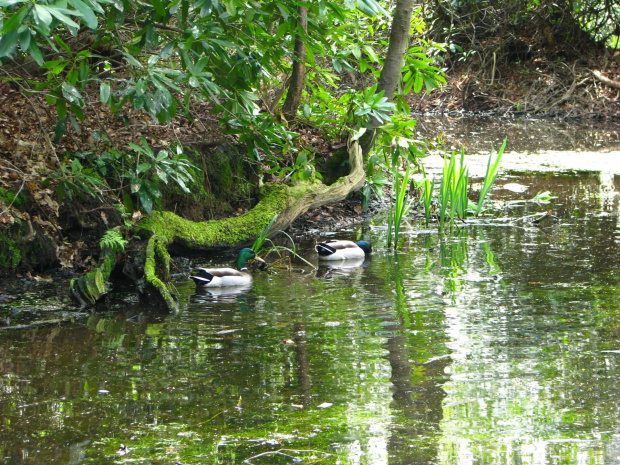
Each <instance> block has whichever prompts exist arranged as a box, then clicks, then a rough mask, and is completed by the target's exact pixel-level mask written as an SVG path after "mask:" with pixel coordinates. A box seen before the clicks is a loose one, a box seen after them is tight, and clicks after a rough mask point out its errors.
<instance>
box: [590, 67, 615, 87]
mask: <svg viewBox="0 0 620 465" xmlns="http://www.w3.org/2000/svg"><path fill="white" fill-rule="evenodd" d="M590 72H591V73H592V74H594V76H595V77H596V79H598V80H599V81H601V82H602V83H603V84H606V85H608V86H609V87H614V88H616V89H620V81H614V80H612V79H609V78H608V77H605V76H603V74H602V73H601V72H600V71H596V70H590Z"/></svg>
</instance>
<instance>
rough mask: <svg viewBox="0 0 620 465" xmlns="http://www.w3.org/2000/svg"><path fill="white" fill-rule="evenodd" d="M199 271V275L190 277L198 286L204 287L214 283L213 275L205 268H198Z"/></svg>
mask: <svg viewBox="0 0 620 465" xmlns="http://www.w3.org/2000/svg"><path fill="white" fill-rule="evenodd" d="M197 271H198V273H196V274H195V275H193V276H190V277H189V278H190V279H193V280H194V282H195V283H196V284H202V285H204V284H209V283H210V282H211V281H213V275H212V274H211V273H209V272H208V271H207V270H205V269H204V268H198V270H197Z"/></svg>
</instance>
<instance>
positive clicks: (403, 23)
mask: <svg viewBox="0 0 620 465" xmlns="http://www.w3.org/2000/svg"><path fill="white" fill-rule="evenodd" d="M413 8H414V0H398V2H397V3H396V9H395V10H394V19H393V20H392V30H391V31H390V45H389V46H388V52H387V57H386V59H385V64H384V65H383V69H382V70H381V75H380V76H379V82H378V84H377V93H379V92H381V91H384V94H383V95H384V97H385V98H387V99H388V100H392V99H393V98H394V93H395V92H396V89H397V88H398V83H399V82H400V79H401V72H402V68H403V63H404V58H405V53H407V49H408V48H409V37H410V35H411V17H412V16H413ZM381 124H382V123H381V122H380V121H379V120H377V119H374V120H373V121H372V123H371V125H372V127H371V129H370V130H368V131H366V134H364V137H363V138H362V142H361V145H362V149H363V152H364V154H368V153H369V152H370V150H371V149H372V147H373V145H374V142H375V133H376V128H377V127H378V126H380V125H381Z"/></svg>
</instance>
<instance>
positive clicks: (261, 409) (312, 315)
mask: <svg viewBox="0 0 620 465" xmlns="http://www.w3.org/2000/svg"><path fill="white" fill-rule="evenodd" d="M601 179H602V178H601V177H600V176H598V175H581V176H579V175H549V174H546V175H539V176H536V175H528V176H520V177H519V179H518V182H519V183H520V184H524V185H528V186H537V188H536V189H535V190H551V191H552V192H553V193H554V194H555V195H556V196H557V197H558V198H556V199H554V200H553V201H552V203H551V204H550V205H537V204H533V203H528V204H525V206H523V205H522V204H521V205H514V204H509V203H507V204H505V205H504V206H503V210H502V211H498V212H496V213H495V215H494V216H495V217H505V218H522V217H523V216H524V215H528V214H532V213H535V212H542V211H546V210H547V209H550V208H552V209H553V210H554V213H555V214H556V215H557V216H558V217H559V218H560V219H561V222H560V223H558V224H550V225H548V226H546V227H537V226H535V225H533V224H532V223H531V222H529V221H526V220H518V221H512V222H510V221H505V222H501V221H498V222H495V223H492V224H480V225H468V226H463V227H461V228H460V229H459V230H455V231H453V233H452V234H451V235H439V234H437V232H436V230H435V229H434V228H433V227H432V226H431V227H426V226H424V225H420V224H419V222H417V221H412V223H411V228H410V229H407V230H406V231H405V236H404V243H403V245H402V247H401V248H400V249H399V251H398V252H397V253H394V252H392V251H389V250H387V249H386V247H385V231H384V229H382V226H383V224H384V220H383V219H382V218H378V219H376V220H375V221H374V222H373V223H372V224H366V225H363V226H362V227H360V228H359V229H358V230H355V231H351V232H345V233H341V236H346V237H349V238H364V239H368V240H371V241H372V242H373V244H374V246H375V253H374V254H373V256H372V259H371V260H369V261H367V262H365V263H364V265H363V266H361V267H355V268H349V269H327V268H320V269H319V270H318V271H314V270H312V269H311V268H310V267H309V266H306V265H303V264H297V265H296V266H295V272H293V273H289V272H286V271H280V272H278V273H275V274H270V275H267V274H265V273H258V274H256V275H255V283H254V285H253V287H252V288H251V289H245V290H239V291H238V292H237V293H207V292H204V293H200V294H195V291H194V285H193V283H192V282H191V281H189V280H188V279H186V278H183V277H179V279H178V280H177V281H176V282H175V285H176V286H177V288H178V291H179V295H180V299H181V311H180V312H179V313H178V314H176V315H161V314H158V313H156V312H154V311H150V310H149V309H148V308H146V309H144V308H138V307H133V306H132V304H130V303H128V304H127V309H126V312H121V313H114V314H108V315H106V314H97V315H92V316H90V317H89V318H87V319H84V320H78V321H77V322H76V323H75V324H69V325H62V326H55V327H42V328H38V329H31V330H25V331H12V332H6V331H5V332H2V333H0V357H1V358H0V363H1V365H0V420H1V423H0V457H2V460H4V462H5V463H33V464H34V463H49V464H81V463H139V464H149V463H154V464H174V463H176V462H180V463H183V464H196V463H200V464H241V463H244V460H245V461H246V462H245V463H251V464H289V463H304V464H310V463H317V462H320V463H329V464H390V465H401V464H417V463H420V464H422V463H441V464H616V463H620V271H618V264H619V262H620V246H619V244H618V238H620V226H619V225H618V215H617V210H618V197H617V194H616V192H615V187H614V186H615V184H614V182H613V179H612V181H611V182H608V181H606V182H603V183H602V182H601ZM507 182H515V180H514V178H510V177H507V178H506V179H504V180H503V181H502V183H507ZM610 186H611V187H610ZM503 194H505V197H506V198H513V199H515V198H518V196H519V195H518V194H514V193H511V192H509V191H507V190H501V189H499V188H498V190H497V191H496V198H497V197H498V196H499V195H503ZM312 245H313V241H312V240H308V241H305V242H302V243H301V253H302V255H303V256H305V257H306V258H308V259H309V260H310V261H313V262H314V263H316V259H315V258H314V254H313V252H312V250H311V247H312ZM213 261H215V262H218V263H221V264H229V263H231V262H232V261H233V260H232V257H216V259H214V260H213ZM209 262H210V261H209V260H207V259H205V260H204V261H202V262H200V264H207V263H209ZM197 264H198V263H197ZM132 310H133V311H135V312H138V311H140V312H142V315H141V316H139V317H135V318H131V319H128V318H127V314H128V313H129V312H131V311H132ZM121 444H124V445H125V446H126V447H127V448H128V449H129V450H128V452H127V453H126V454H125V455H123V454H121V453H119V447H120V445H121Z"/></svg>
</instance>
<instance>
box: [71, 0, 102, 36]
mask: <svg viewBox="0 0 620 465" xmlns="http://www.w3.org/2000/svg"><path fill="white" fill-rule="evenodd" d="M69 3H70V4H71V6H73V8H75V9H76V10H77V11H79V12H80V13H81V14H82V21H84V24H86V26H87V27H89V28H90V29H93V30H94V29H97V25H98V22H97V16H95V12H94V11H93V10H92V8H90V7H89V6H88V5H86V4H85V3H84V2H82V0H69Z"/></svg>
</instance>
